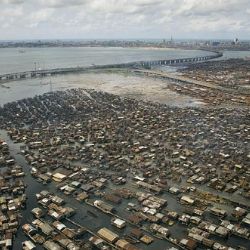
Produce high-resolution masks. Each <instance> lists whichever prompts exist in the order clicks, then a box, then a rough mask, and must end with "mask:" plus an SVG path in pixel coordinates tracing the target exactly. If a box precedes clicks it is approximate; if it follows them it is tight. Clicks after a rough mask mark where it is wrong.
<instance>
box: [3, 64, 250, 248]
mask: <svg viewBox="0 0 250 250" xmlns="http://www.w3.org/2000/svg"><path fill="white" fill-rule="evenodd" d="M221 66H222V67H223V62H222V63H221ZM227 70H230V69H227V68H225V71H224V73H223V74H224V76H225V77H229V76H230V74H228V73H227ZM242 70H244V69H242ZM193 71H198V72H199V77H201V78H202V77H203V74H204V73H203V68H202V67H200V68H199V67H196V68H194V70H193ZM211 77H216V75H214V76H211ZM232 77H233V76H232ZM218 84H219V83H218ZM249 121H250V117H249V108H248V107H247V106H245V105H242V106H241V107H240V108H235V107H234V108H232V107H217V108H205V109H204V108H198V107H194V108H190V107H189V108H183V107H182V108H178V107H170V106H167V105H163V104H158V103H149V102H146V101H139V100H134V99H129V98H121V97H119V96H116V95H112V94H108V93H105V92H98V91H95V90H89V89H71V90H66V91H58V92H50V93H46V94H43V95H40V96H36V97H34V98H27V99H23V100H20V101H16V102H12V103H8V104H5V105H4V106H3V107H0V128H1V131H0V137H1V138H2V139H1V141H0V149H1V151H0V152H1V155H0V164H1V169H0V170H1V179H0V180H1V181H0V232H1V234H0V235H1V238H0V246H1V249H11V248H12V247H13V244H15V242H16V241H17V240H19V241H21V247H20V248H19V249H21V248H23V249H26V250H30V249H48V250H57V249H102V250H106V249H126V250H137V249H152V250H166V249H171V250H175V249H188V250H192V249H214V250H224V249H225V250H229V249H231V250H233V249H242V250H243V249H244V250H246V249H249V246H250V210H249V206H250V204H249V198H250V184H249V180H250V170H249V162H250V152H249V139H250V138H249V131H250V126H249ZM8 145H10V147H11V148H12V149H11V150H10V149H9V146H8ZM25 194H26V195H27V196H26V195H25ZM27 197H28V199H27ZM24 213H25V218H27V219H25V220H24V216H23V214H24ZM16 249H18V248H16Z"/></svg>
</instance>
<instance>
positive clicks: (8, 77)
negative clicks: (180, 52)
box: [0, 52, 223, 83]
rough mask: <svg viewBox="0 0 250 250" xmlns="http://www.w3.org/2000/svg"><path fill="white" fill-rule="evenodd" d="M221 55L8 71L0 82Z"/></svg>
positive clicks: (165, 63) (205, 58)
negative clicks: (16, 71)
mask: <svg viewBox="0 0 250 250" xmlns="http://www.w3.org/2000/svg"><path fill="white" fill-rule="evenodd" d="M221 56H223V54H222V53H220V52H214V55H209V56H202V57H193V58H182V59H172V60H154V61H137V62H131V63H122V64H108V65H93V66H89V67H73V68H57V69H46V70H35V71H34V70H33V71H26V72H18V73H10V74H3V75H0V83H1V82H6V81H13V80H22V79H29V78H38V77H46V76H51V75H58V74H68V73H80V72H84V71H86V70H89V69H105V68H127V67H132V68H133V67H136V68H150V67H151V66H157V65H178V64H185V63H195V62H202V61H207V60H211V59H214V58H218V57H221Z"/></svg>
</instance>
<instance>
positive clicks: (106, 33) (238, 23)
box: [0, 0, 250, 40]
mask: <svg viewBox="0 0 250 250" xmlns="http://www.w3.org/2000/svg"><path fill="white" fill-rule="evenodd" d="M249 34H250V1H249V0H210V1H203V0H133V1H129V0H0V40H25V39H161V38H162V39H170V38H171V36H173V38H174V39H234V38H235V37H237V38H239V39H240V40H248V39H250V35H249Z"/></svg>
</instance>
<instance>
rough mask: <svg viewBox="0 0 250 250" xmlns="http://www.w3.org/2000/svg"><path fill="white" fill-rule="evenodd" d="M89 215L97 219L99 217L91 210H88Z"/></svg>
mask: <svg viewBox="0 0 250 250" xmlns="http://www.w3.org/2000/svg"><path fill="white" fill-rule="evenodd" d="M87 213H88V214H90V215H91V216H92V217H95V218H97V217H98V215H97V214H95V213H94V212H92V211H90V210H87Z"/></svg>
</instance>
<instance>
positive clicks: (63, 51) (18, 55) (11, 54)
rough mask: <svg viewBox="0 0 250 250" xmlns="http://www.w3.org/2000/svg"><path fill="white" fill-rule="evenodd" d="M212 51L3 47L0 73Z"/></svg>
mask: <svg viewBox="0 0 250 250" xmlns="http://www.w3.org/2000/svg"><path fill="white" fill-rule="evenodd" d="M209 54H211V52H206V51H200V50H182V49H157V48H120V47H118V48H107V47H105V48H103V47H79V48H78V47H76V48H75V47H73V48H68V47H58V48H27V49H24V50H20V49H18V48H2V49H0V74H4V73H13V72H23V71H30V70H34V69H35V68H36V69H52V68H62V67H77V66H90V65H93V64H95V65H105V64H118V63H128V62H134V61H140V60H157V59H176V58H186V57H195V56H205V55H209Z"/></svg>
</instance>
